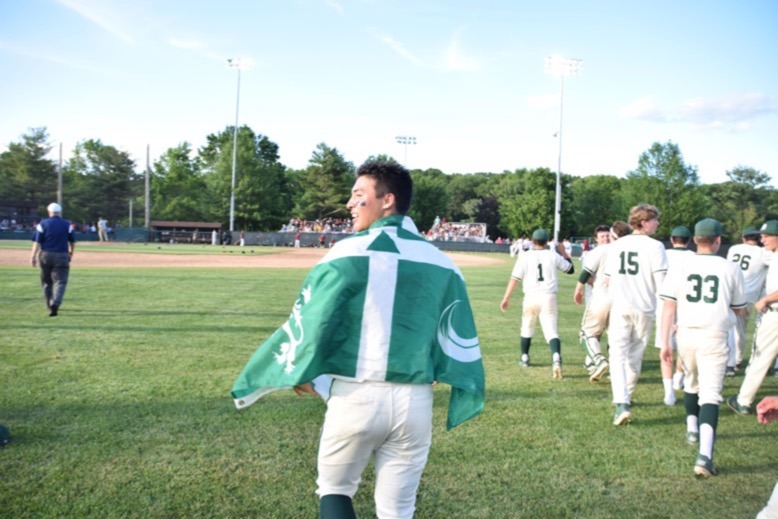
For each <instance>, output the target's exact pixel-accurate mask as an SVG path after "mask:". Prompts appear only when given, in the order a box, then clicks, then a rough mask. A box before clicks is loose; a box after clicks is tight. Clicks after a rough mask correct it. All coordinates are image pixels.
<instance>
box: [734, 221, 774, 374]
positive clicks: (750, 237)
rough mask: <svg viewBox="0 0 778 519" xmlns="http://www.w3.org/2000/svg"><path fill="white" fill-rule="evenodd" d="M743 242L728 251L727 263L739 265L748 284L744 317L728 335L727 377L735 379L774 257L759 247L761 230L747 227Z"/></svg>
mask: <svg viewBox="0 0 778 519" xmlns="http://www.w3.org/2000/svg"><path fill="white" fill-rule="evenodd" d="M742 240H743V243H740V244H738V245H733V246H732V247H730V248H729V251H727V259H728V260H730V261H734V262H735V263H737V264H738V266H739V267H740V269H741V270H742V271H743V279H745V282H746V300H747V301H748V305H747V306H746V308H745V309H744V311H743V313H742V314H739V315H738V318H737V323H736V324H735V326H734V327H732V330H730V332H729V348H730V349H729V361H728V362H727V376H728V377H734V376H735V369H736V368H737V369H739V368H740V364H741V363H742V362H743V353H744V350H745V345H746V326H747V325H748V318H749V317H750V316H751V308H752V307H753V305H754V303H756V300H757V299H759V296H761V295H762V289H763V288H764V282H765V277H766V276H767V269H768V267H769V266H770V257H771V256H772V254H773V253H772V252H770V251H768V250H765V249H764V248H763V247H760V246H759V229H757V228H756V227H747V228H746V229H745V230H743V238H742Z"/></svg>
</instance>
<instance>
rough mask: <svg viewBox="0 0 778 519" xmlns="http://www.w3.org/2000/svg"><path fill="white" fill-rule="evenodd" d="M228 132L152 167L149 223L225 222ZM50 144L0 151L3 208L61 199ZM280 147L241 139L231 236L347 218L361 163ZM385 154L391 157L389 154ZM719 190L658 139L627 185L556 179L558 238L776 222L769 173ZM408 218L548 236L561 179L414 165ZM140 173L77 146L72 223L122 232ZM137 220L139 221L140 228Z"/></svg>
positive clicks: (40, 136)
mask: <svg viewBox="0 0 778 519" xmlns="http://www.w3.org/2000/svg"><path fill="white" fill-rule="evenodd" d="M233 131H234V127H231V126H228V127H226V128H225V129H224V130H223V131H221V132H217V133H213V134H210V135H208V136H207V138H206V143H205V145H203V146H202V147H200V148H199V149H198V150H196V151H195V150H193V149H192V147H191V145H190V144H189V143H187V142H184V143H181V144H179V145H178V146H176V147H173V148H169V149H168V150H166V151H165V152H164V153H163V154H162V155H161V156H160V157H159V159H157V160H156V161H155V162H154V163H153V165H151V168H150V214H151V219H152V220H183V221H203V222H221V223H222V224H224V225H225V227H226V226H227V225H226V224H227V223H228V221H229V206H230V194H231V191H232V189H231V185H232V184H231V183H232V161H233V142H234V140H233ZM51 150H52V145H51V143H50V142H49V135H48V133H47V130H46V128H31V129H29V130H28V132H27V133H25V134H23V135H21V136H20V140H19V142H12V143H10V144H9V145H8V150H7V151H5V152H3V153H0V200H6V201H23V202H31V203H34V204H36V205H37V207H38V210H39V214H45V206H46V205H47V204H48V203H49V202H51V201H52V200H55V199H56V195H57V164H56V162H55V161H53V160H51V159H48V158H47V157H48V156H49V153H50V152H51ZM278 151H279V147H278V145H277V144H276V143H274V142H273V141H271V140H270V139H269V138H268V137H267V136H265V135H261V134H258V133H255V132H254V131H253V130H252V129H251V128H250V127H248V126H245V125H244V126H241V127H240V128H238V132H237V153H236V158H237V161H236V171H237V179H236V180H237V181H236V188H235V228H236V229H237V230H246V231H277V230H279V229H280V228H281V226H282V225H283V224H284V223H287V222H288V221H289V220H290V219H292V218H299V219H304V220H326V219H328V218H332V219H337V218H350V215H349V214H348V211H347V210H346V207H345V204H346V201H347V200H348V198H349V193H350V189H351V186H352V184H353V182H354V178H355V174H356V167H355V166H354V164H353V163H352V162H349V161H348V160H346V159H345V158H344V157H343V155H342V154H341V153H340V152H339V151H338V150H337V148H333V147H330V146H328V145H327V144H325V143H321V144H319V145H317V146H316V149H315V150H314V151H313V153H312V155H311V158H310V160H309V162H308V165H307V167H306V168H304V169H300V170H297V169H292V168H288V167H286V166H284V165H283V164H282V163H281V162H280V160H279V158H280V157H279V153H278ZM384 158H389V159H391V157H384ZM726 174H727V178H728V180H727V181H726V182H722V183H718V184H702V183H701V182H700V180H699V176H698V174H697V168H696V167H695V166H692V165H689V164H686V163H685V161H684V159H683V156H682V154H681V150H680V148H679V146H678V145H677V144H675V143H673V142H666V143H659V142H656V143H654V144H653V145H652V146H651V147H650V148H649V149H648V150H646V151H645V152H643V153H642V154H641V155H640V157H639V158H638V165H637V168H635V169H634V170H632V171H629V172H627V173H626V175H625V177H624V178H619V177H616V176H612V175H593V176H587V177H574V176H571V175H567V174H562V175H561V186H562V215H561V216H562V218H561V229H560V234H561V235H562V236H568V237H576V236H589V235H591V234H592V232H593V229H594V227H595V226H596V225H598V224H601V223H611V222H613V221H615V220H619V219H622V220H623V219H625V218H626V215H627V214H628V212H629V208H630V207H632V206H634V205H636V204H638V203H651V204H653V205H655V206H657V207H658V208H659V209H660V211H661V212H662V216H661V219H660V220H661V226H660V227H659V230H658V232H657V236H658V237H666V236H668V235H669V234H670V231H671V230H672V228H673V227H675V226H676V225H686V226H687V227H691V226H692V225H693V224H694V222H696V221H697V220H699V219H701V218H703V217H715V218H716V219H718V220H719V221H721V222H722V224H723V226H724V229H725V232H726V234H727V235H728V236H729V237H730V239H733V240H737V239H738V236H739V233H740V232H741V231H742V230H743V229H744V228H745V227H746V226H749V225H760V224H761V223H762V222H764V221H765V220H767V219H773V218H778V192H777V191H776V190H775V188H774V187H773V186H772V185H771V177H770V175H768V174H767V173H764V172H761V171H758V170H756V169H754V168H752V167H748V166H739V167H736V168H734V169H732V170H731V171H727V172H726ZM411 175H412V176H413V180H414V203H413V204H412V207H411V212H410V216H411V217H412V218H413V219H414V221H415V222H416V224H417V225H418V227H419V229H420V230H426V229H429V228H430V227H431V226H432V225H433V221H434V219H435V217H436V216H439V217H441V218H446V219H447V220H449V221H452V222H481V223H485V224H486V225H487V233H488V234H489V236H490V237H491V238H492V239H496V238H497V237H500V236H501V237H510V238H515V237H520V236H528V235H530V234H531V233H532V231H533V229H536V228H538V227H543V228H546V229H552V228H553V221H554V214H553V212H554V196H555V185H556V173H555V172H552V171H551V170H549V169H548V168H536V169H525V168H521V169H516V170H515V171H503V172H501V173H472V174H446V173H444V172H443V171H441V170H439V169H426V170H420V169H415V170H412V171H411ZM144 176H145V170H144V169H141V170H139V169H138V165H137V164H136V163H135V161H134V160H132V158H131V157H130V155H129V154H128V153H127V152H125V151H122V150H120V149H117V148H116V147H114V146H111V145H108V144H104V143H103V142H101V141H100V140H99V139H86V140H83V141H80V142H79V143H78V144H76V146H75V149H74V150H73V153H72V156H71V158H70V159H69V160H68V161H66V162H65V164H64V165H63V167H62V178H63V182H62V184H63V193H62V197H63V204H64V206H65V208H66V213H67V217H68V218H69V219H71V220H72V221H74V222H80V223H89V222H94V221H96V220H97V218H98V217H99V216H103V217H105V218H107V219H108V220H109V222H111V223H112V224H114V225H116V224H118V225H123V226H128V225H129V224H130V222H129V206H130V203H133V206H134V207H135V208H137V210H136V212H135V214H137V215H142V214H143V207H144V190H145V188H144V185H145V180H144ZM142 220H143V217H142V216H141V217H137V216H136V217H135V218H134V222H133V223H134V224H135V225H136V226H139V225H142Z"/></svg>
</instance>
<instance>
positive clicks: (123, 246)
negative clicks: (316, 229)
mask: <svg viewBox="0 0 778 519" xmlns="http://www.w3.org/2000/svg"><path fill="white" fill-rule="evenodd" d="M31 243H32V242H29V241H26V240H0V250H3V249H24V250H29V249H30V247H31ZM247 249H250V250H251V253H252V254H257V255H261V254H274V253H277V252H278V251H280V250H284V248H283V247H259V246H255V247H247ZM236 250H238V249H236V247H235V246H222V245H216V246H214V245H203V244H197V245H193V244H188V243H153V242H152V243H124V242H118V241H109V242H106V243H101V242H97V241H80V242H78V243H77V244H76V251H77V252H80V251H89V252H137V253H146V254H181V255H191V254H224V253H229V252H230V251H236Z"/></svg>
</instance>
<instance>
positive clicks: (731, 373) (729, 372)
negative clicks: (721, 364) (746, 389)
mask: <svg viewBox="0 0 778 519" xmlns="http://www.w3.org/2000/svg"><path fill="white" fill-rule="evenodd" d="M724 374H725V375H726V376H728V377H734V376H735V367H734V366H727V371H726V372H725V373H724Z"/></svg>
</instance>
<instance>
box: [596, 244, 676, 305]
mask: <svg viewBox="0 0 778 519" xmlns="http://www.w3.org/2000/svg"><path fill="white" fill-rule="evenodd" d="M666 272H667V254H666V253H665V246H664V245H662V243H661V242H660V241H657V240H655V239H653V238H651V237H650V236H646V235H645V234H630V235H629V236H624V237H623V238H619V239H618V240H616V241H615V242H613V243H611V244H610V248H609V250H608V259H607V260H606V263H605V276H607V277H608V279H609V286H608V292H609V294H610V298H611V303H612V307H613V308H626V307H631V308H634V309H635V310H638V311H640V312H642V313H644V314H646V315H650V316H653V315H654V312H655V310H656V292H657V290H658V289H659V287H658V286H657V285H658V284H659V283H661V280H662V279H663V278H664V275H665V273H666Z"/></svg>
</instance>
